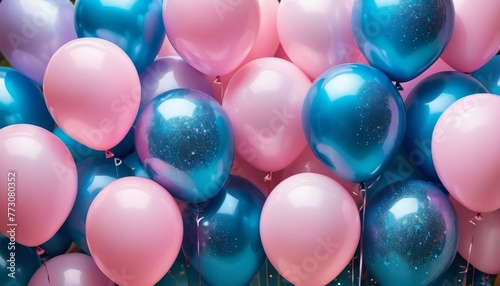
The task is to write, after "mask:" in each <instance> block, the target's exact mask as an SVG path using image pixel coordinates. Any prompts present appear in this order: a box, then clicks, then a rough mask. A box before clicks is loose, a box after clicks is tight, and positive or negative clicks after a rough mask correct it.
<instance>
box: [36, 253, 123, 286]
mask: <svg viewBox="0 0 500 286" xmlns="http://www.w3.org/2000/svg"><path fill="white" fill-rule="evenodd" d="M52 285H81V286H84V285H92V286H114V285H115V284H114V283H113V281H111V280H109V278H108V277H106V275H104V274H103V273H102V272H101V270H99V268H98V267H97V265H96V264H95V262H94V260H93V259H92V257H90V256H88V255H86V254H82V253H67V254H63V255H59V256H57V257H54V258H52V259H50V260H49V261H47V262H46V263H45V264H44V265H43V266H41V267H40V268H38V270H37V271H36V272H35V274H34V275H33V277H32V278H31V280H30V282H29V284H28V286H52Z"/></svg>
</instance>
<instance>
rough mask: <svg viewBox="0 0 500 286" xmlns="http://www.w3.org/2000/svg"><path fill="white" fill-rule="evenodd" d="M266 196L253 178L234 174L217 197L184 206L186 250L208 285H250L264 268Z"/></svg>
mask: <svg viewBox="0 0 500 286" xmlns="http://www.w3.org/2000/svg"><path fill="white" fill-rule="evenodd" d="M265 199H266V198H265V197H264V195H263V194H262V193H261V192H260V191H259V189H258V188H257V187H256V186H255V185H253V184H252V183H251V182H250V181H248V180H246V179H244V178H241V177H237V176H231V177H230V178H229V180H228V182H227V184H226V185H225V186H224V187H223V188H222V190H221V191H220V193H219V194H218V195H217V196H216V197H214V198H212V199H211V200H210V201H208V202H206V203H203V204H201V205H197V206H192V205H188V206H187V207H186V208H184V210H183V212H182V215H183V218H184V240H183V242H182V250H183V251H184V254H185V255H186V258H187V260H188V261H189V262H190V264H191V266H192V267H193V268H194V269H195V270H197V271H198V272H199V273H200V274H201V277H202V278H203V280H205V282H207V284H209V285H226V286H231V285H247V284H248V283H249V282H250V281H251V280H252V278H253V277H254V275H255V274H256V273H257V271H258V270H259V269H260V267H261V265H262V263H263V262H264V258H265V253H264V248H263V247H262V243H261V240H260V231H259V226H260V215H261V212H262V207H263V206H264V201H265ZM198 249H199V252H198Z"/></svg>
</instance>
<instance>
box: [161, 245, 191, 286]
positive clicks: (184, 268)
mask: <svg viewBox="0 0 500 286" xmlns="http://www.w3.org/2000/svg"><path fill="white" fill-rule="evenodd" d="M188 268H190V267H189V265H188V263H187V261H186V258H185V257H184V253H182V251H180V252H179V255H177V258H176V259H175V262H174V265H172V267H171V268H170V270H169V271H168V272H167V274H165V276H163V278H162V279H161V280H160V281H158V283H156V284H155V286H189V285H190V284H189V280H190V279H196V281H197V279H198V275H197V274H196V273H195V271H194V270H193V271H188ZM190 274H191V275H190ZM196 284H197V282H196Z"/></svg>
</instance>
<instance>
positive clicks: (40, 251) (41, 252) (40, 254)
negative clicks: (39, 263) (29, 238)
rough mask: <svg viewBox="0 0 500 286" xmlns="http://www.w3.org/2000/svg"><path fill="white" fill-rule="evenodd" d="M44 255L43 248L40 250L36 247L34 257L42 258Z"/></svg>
mask: <svg viewBox="0 0 500 286" xmlns="http://www.w3.org/2000/svg"><path fill="white" fill-rule="evenodd" d="M44 254H45V250H44V249H43V248H41V247H40V246H37V247H36V255H38V256H42V255H44Z"/></svg>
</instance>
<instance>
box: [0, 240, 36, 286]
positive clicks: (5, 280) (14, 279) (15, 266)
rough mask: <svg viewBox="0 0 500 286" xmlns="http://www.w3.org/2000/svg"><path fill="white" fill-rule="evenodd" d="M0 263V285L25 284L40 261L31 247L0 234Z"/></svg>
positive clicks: (15, 285)
mask: <svg viewBox="0 0 500 286" xmlns="http://www.w3.org/2000/svg"><path fill="white" fill-rule="evenodd" d="M12 253H14V256H12ZM0 265H1V266H2V267H0V285H2V286H26V285H28V282H29V281H30V279H31V276H33V274H34V273H35V272H36V271H37V270H38V268H39V267H40V266H41V265H42V262H41V260H40V258H39V257H38V255H36V253H35V252H34V251H33V250H32V249H31V248H29V247H26V246H23V245H21V244H18V243H15V242H11V240H10V239H9V238H7V237H5V236H3V235H1V234H0Z"/></svg>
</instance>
